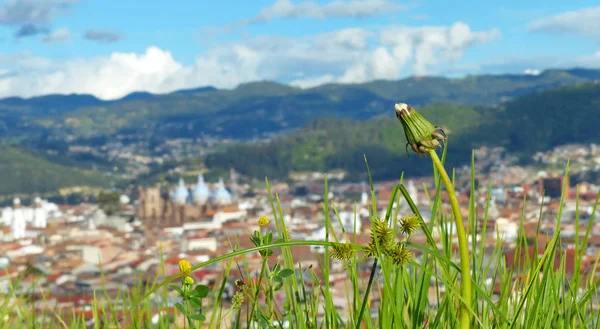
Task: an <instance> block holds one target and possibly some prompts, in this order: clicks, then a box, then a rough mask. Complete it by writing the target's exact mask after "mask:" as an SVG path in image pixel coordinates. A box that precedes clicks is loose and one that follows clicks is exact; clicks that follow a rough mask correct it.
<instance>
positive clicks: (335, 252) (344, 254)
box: [331, 243, 354, 260]
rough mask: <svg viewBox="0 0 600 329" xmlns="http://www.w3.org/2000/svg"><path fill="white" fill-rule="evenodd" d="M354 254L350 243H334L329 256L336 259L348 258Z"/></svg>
mask: <svg viewBox="0 0 600 329" xmlns="http://www.w3.org/2000/svg"><path fill="white" fill-rule="evenodd" d="M352 256H354V248H352V244H350V243H334V244H333V247H332V250H331V258H333V259H337V260H350V258H352Z"/></svg>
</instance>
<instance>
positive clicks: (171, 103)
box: [0, 69, 600, 139]
mask: <svg viewBox="0 0 600 329" xmlns="http://www.w3.org/2000/svg"><path fill="white" fill-rule="evenodd" d="M598 76H600V71H599V70H583V69H580V70H549V71H545V72H543V73H542V74H540V75H537V76H532V75H497V76H494V75H480V76H469V77H465V78H461V79H448V78H441V77H423V78H407V79H403V80H398V81H374V82H369V83H363V84H327V85H323V86H319V87H315V88H310V89H299V88H293V87H290V86H286V85H282V84H277V83H273V82H255V83H248V84H243V85H240V86H239V87H237V88H235V89H233V90H212V89H206V90H205V89H202V90H201V91H199V92H193V91H191V92H183V93H182V92H175V93H171V94H167V95H153V96H152V97H141V98H136V97H133V98H127V97H126V98H124V99H123V100H119V101H114V102H104V103H100V104H94V105H92V106H84V107H79V108H76V109H72V108H68V110H64V111H55V112H53V113H52V114H50V115H48V116H36V117H35V118H33V117H29V116H28V117H27V118H29V119H27V120H28V121H27V123H28V124H30V125H34V126H36V127H41V128H40V129H48V130H50V131H51V132H52V134H53V135H54V136H66V135H67V134H71V135H74V136H75V137H82V136H94V135H107V136H114V135H115V134H119V133H121V134H135V135H140V136H150V135H153V136H158V137H160V138H176V137H187V138H194V137H199V136H202V135H212V136H223V137H229V138H241V139H246V138H252V137H260V136H264V135H265V134H267V135H269V134H278V133H280V132H286V131H289V130H290V129H296V128H300V127H303V126H304V125H306V124H307V123H309V122H310V121H313V120H315V119H318V118H322V117H344V118H351V119H357V120H366V119H370V118H373V117H376V116H378V115H382V114H383V115H385V114H386V113H388V111H389V108H390V106H393V104H394V102H396V101H398V100H403V101H405V102H408V103H410V104H414V105H415V106H424V105H430V104H436V103H442V102H443V103H452V104H459V105H469V106H473V105H497V104H501V103H502V102H505V101H508V100H511V99H513V98H514V97H517V96H520V95H524V94H529V93H534V92H537V91H542V90H546V89H548V88H554V87H559V86H564V85H574V84H578V83H585V82H589V81H592V80H594V79H598ZM130 99H131V100H130ZM2 104H3V103H2V101H0V109H1V108H2ZM11 108H14V105H13V107H11ZM25 112H27V111H25ZM25 112H23V113H25ZM12 113H14V111H13V112H12ZM19 113H20V112H19ZM36 113H37V112H36ZM0 119H1V118H0ZM17 119H19V120H23V118H21V117H19V118H17ZM13 120H16V119H15V118H13Z"/></svg>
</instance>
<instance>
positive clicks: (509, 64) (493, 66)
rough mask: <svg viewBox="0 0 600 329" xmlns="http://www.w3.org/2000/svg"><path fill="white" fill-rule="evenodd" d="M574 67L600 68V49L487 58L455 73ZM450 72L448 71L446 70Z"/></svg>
mask: <svg viewBox="0 0 600 329" xmlns="http://www.w3.org/2000/svg"><path fill="white" fill-rule="evenodd" d="M574 67H586V68H600V50H598V51H596V52H595V53H593V54H582V55H580V56H575V57H564V56H556V55H548V56H529V57H522V56H511V57H504V58H502V59H493V60H487V61H483V62H479V63H472V64H470V65H468V66H467V67H462V68H461V70H458V71H455V72H453V73H458V74H460V75H463V74H465V73H473V72H486V73H491V74H510V73H518V74H521V73H524V72H525V71H526V70H528V69H531V68H535V69H538V70H545V69H571V68H574ZM444 73H448V72H446V71H445V72H444Z"/></svg>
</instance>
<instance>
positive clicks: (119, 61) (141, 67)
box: [0, 22, 500, 99]
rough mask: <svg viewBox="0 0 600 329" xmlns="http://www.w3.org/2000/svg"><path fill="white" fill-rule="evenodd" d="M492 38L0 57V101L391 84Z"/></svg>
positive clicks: (371, 37)
mask: <svg viewBox="0 0 600 329" xmlns="http://www.w3.org/2000/svg"><path fill="white" fill-rule="evenodd" d="M499 36H500V33H499V32H498V31H497V30H490V31H472V30H471V29H470V28H469V26H467V25H466V24H464V23H460V22H459V23H456V24H454V25H452V26H433V27H406V26H389V27H384V28H380V29H378V30H366V29H357V28H353V29H345V30H339V31H334V32H329V33H323V34H318V35H312V36H304V37H300V38H291V37H272V36H261V37H255V38H251V39H248V40H246V41H243V42H225V43H220V44H217V45H215V46H213V47H212V48H210V49H209V50H207V51H206V52H204V53H202V54H199V55H198V56H197V58H196V60H195V62H194V63H192V64H190V65H184V64H182V63H179V62H177V61H176V60H175V59H174V58H173V56H172V55H171V53H170V52H169V51H167V50H164V49H160V48H157V47H150V48H148V49H147V50H146V51H145V52H144V53H142V54H136V53H118V52H116V53H113V54H112V55H111V56H109V57H97V58H91V59H89V58H80V59H72V60H62V61H57V60H49V59H45V58H40V57H35V56H33V55H32V54H29V53H23V54H17V55H14V56H7V55H4V56H2V54H1V53H0V70H2V69H6V70H8V71H9V73H10V74H5V75H4V76H2V77H0V97H1V96H9V95H20V96H27V97H29V96H34V95H40V94H48V93H90V94H94V95H96V96H98V97H100V98H104V99H114V98H119V97H122V96H124V95H126V94H128V93H130V92H132V91H140V90H146V91H150V92H154V93H164V92H170V91H173V90H176V89H182V88H190V87H197V86H203V85H212V86H216V87H219V88H231V87H235V86H236V85H238V84H240V83H244V82H250V81H257V80H274V81H280V82H288V83H291V84H293V85H297V86H302V87H310V86H314V85H318V84H323V83H330V82H341V83H358V82H364V81H369V80H372V79H397V78H399V77H400V75H401V73H402V72H405V73H408V72H410V71H411V67H412V72H413V73H414V74H419V75H422V74H426V73H428V72H429V71H430V70H431V71H432V72H438V71H439V70H441V69H445V68H447V67H449V66H450V67H451V66H452V65H453V64H454V63H456V62H457V61H458V60H459V59H460V58H462V56H463V53H464V52H465V51H466V50H468V49H469V48H470V47H472V46H474V45H477V44H482V43H485V42H489V41H491V40H493V39H494V38H497V37H499Z"/></svg>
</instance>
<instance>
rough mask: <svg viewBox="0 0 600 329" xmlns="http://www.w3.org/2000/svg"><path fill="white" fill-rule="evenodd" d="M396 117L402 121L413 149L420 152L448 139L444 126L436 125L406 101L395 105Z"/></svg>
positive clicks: (426, 150) (424, 151) (425, 151)
mask: <svg viewBox="0 0 600 329" xmlns="http://www.w3.org/2000/svg"><path fill="white" fill-rule="evenodd" d="M394 111H395V112H396V118H398V120H400V123H402V127H403V128H404V134H405V135H406V140H407V142H408V144H407V146H408V145H410V146H411V148H412V149H413V151H415V152H416V153H418V154H422V153H427V152H428V151H429V150H432V149H435V148H436V147H438V146H440V145H441V144H440V141H444V140H446V134H445V133H444V131H443V130H442V128H439V127H435V126H434V125H432V124H431V122H429V121H427V119H425V118H424V117H423V116H422V115H421V114H419V112H417V111H416V110H414V109H413V108H412V107H411V106H410V105H408V104H406V103H398V104H396V106H395V107H394Z"/></svg>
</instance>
